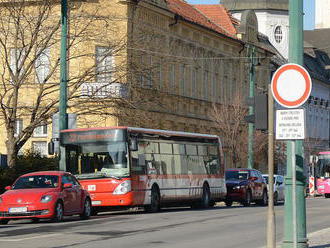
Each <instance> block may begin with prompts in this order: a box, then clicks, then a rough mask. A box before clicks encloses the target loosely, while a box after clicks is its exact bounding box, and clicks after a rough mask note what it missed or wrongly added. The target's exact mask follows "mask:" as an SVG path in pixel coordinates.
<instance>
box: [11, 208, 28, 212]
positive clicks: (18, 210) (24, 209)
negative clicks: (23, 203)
mask: <svg viewBox="0 0 330 248" xmlns="http://www.w3.org/2000/svg"><path fill="white" fill-rule="evenodd" d="M26 212H27V207H19V208H9V213H26Z"/></svg>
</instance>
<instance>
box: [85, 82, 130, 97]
mask: <svg viewBox="0 0 330 248" xmlns="http://www.w3.org/2000/svg"><path fill="white" fill-rule="evenodd" d="M81 97H96V98H127V97H128V88H127V86H126V85H125V84H122V83H83V84H82V85H81Z"/></svg>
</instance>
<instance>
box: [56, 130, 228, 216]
mask: <svg viewBox="0 0 330 248" xmlns="http://www.w3.org/2000/svg"><path fill="white" fill-rule="evenodd" d="M60 142H61V145H62V146H65V147H66V170H67V171H69V172H71V173H72V174H74V175H76V177H77V178H78V180H79V181H80V183H81V185H82V186H83V187H84V188H85V189H87V190H88V191H89V192H90V195H91V198H92V206H93V210H94V213H97V212H99V211H103V210H108V209H115V208H120V209H123V208H132V207H144V208H145V209H146V210H147V211H150V212H157V211H159V210H160V208H161V207H165V206H178V205H188V206H192V207H203V208H207V207H209V206H213V205H214V204H215V203H216V202H217V201H221V200H224V199H225V195H226V185H225V179H224V158H223V151H222V145H221V141H220V139H219V137H218V136H216V135H207V134H199V133H188V132H176V131H168V130H156V129H144V128H135V127H103V128H87V129H71V130H63V131H61V133H60Z"/></svg>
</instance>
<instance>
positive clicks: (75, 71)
mask: <svg viewBox="0 0 330 248" xmlns="http://www.w3.org/2000/svg"><path fill="white" fill-rule="evenodd" d="M0 9H1V17H0V61H1V62H0V67H1V68H0V85H1V89H0V104H1V105H0V115H1V120H2V123H1V125H3V126H4V127H5V131H6V134H7V139H6V148H7V154H8V164H9V166H11V167H12V166H14V165H15V162H16V157H17V154H18V152H19V150H20V149H21V148H22V147H23V146H24V144H26V142H27V141H28V140H29V139H30V138H31V136H32V135H33V131H34V129H35V128H36V127H38V126H40V125H44V124H49V123H50V122H51V117H52V116H53V115H54V114H55V113H56V112H58V105H59V71H60V40H61V39H60V31H61V23H60V4H59V1H53V0H44V1H30V0H16V1H8V0H0ZM125 22H127V18H126V17H121V16H118V15H115V14H110V12H109V10H105V8H104V6H101V3H100V2H95V1H92V2H84V1H72V2H71V4H70V6H69V25H68V26H69V31H68V41H67V44H68V50H67V54H68V56H67V57H68V58H67V62H68V68H69V72H70V73H69V74H68V112H75V113H77V114H78V115H80V116H82V118H86V119H88V117H89V116H92V115H94V116H95V115H99V118H98V119H97V120H100V119H101V118H106V116H109V115H112V116H119V115H120V114H119V111H118V109H120V108H126V109H128V110H134V109H136V108H140V107H141V106H143V105H151V104H150V103H148V102H150V101H153V100H154V99H159V97H157V96H156V95H155V92H150V93H149V95H146V94H144V93H143V92H142V91H140V90H139V87H136V86H135V85H134V84H132V83H128V82H131V80H130V79H132V75H131V74H134V73H136V68H134V66H132V68H131V69H130V70H128V69H127V60H126V59H125V58H126V54H127V34H126V33H125V32H121V28H122V27H123V23H125ZM132 65H133V63H132ZM140 73H143V71H140ZM141 94H144V97H143V98H139V96H141ZM136 96H137V97H136ZM158 103H159V102H158ZM158 103H157V102H153V104H154V105H157V104H158ZM128 112H129V111H128ZM142 119H143V118H142ZM18 120H24V127H23V128H22V129H21V126H19V125H17V123H19V122H18Z"/></svg>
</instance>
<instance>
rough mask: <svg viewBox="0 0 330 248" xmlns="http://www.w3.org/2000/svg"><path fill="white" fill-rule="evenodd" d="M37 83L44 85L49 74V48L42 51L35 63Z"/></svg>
mask: <svg viewBox="0 0 330 248" xmlns="http://www.w3.org/2000/svg"><path fill="white" fill-rule="evenodd" d="M35 70H36V77H37V82H38V83H44V82H45V80H46V78H47V77H48V76H49V72H50V48H46V49H45V50H43V51H42V52H41V53H40V54H39V56H38V58H37V59H36V62H35Z"/></svg>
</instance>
